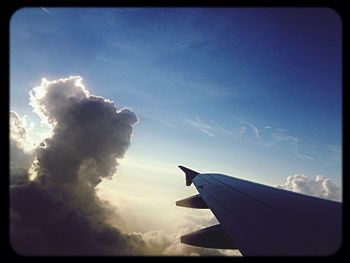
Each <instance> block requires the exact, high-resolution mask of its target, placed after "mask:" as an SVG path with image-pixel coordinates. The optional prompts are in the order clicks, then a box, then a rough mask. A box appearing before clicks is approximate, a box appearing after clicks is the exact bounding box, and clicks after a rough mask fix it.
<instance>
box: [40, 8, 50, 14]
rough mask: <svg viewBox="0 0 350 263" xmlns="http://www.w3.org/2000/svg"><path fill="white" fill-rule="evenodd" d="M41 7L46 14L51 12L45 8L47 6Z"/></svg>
mask: <svg viewBox="0 0 350 263" xmlns="http://www.w3.org/2000/svg"><path fill="white" fill-rule="evenodd" d="M41 9H42V10H43V11H44V12H46V13H48V14H50V15H52V13H51V12H50V11H49V10H47V8H45V7H41Z"/></svg>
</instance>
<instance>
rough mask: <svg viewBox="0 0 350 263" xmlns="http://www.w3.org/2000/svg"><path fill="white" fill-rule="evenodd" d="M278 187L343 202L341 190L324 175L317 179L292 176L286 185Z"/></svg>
mask: <svg viewBox="0 0 350 263" xmlns="http://www.w3.org/2000/svg"><path fill="white" fill-rule="evenodd" d="M277 187H279V188H282V189H286V190H290V191H294V192H298V193H302V194H308V195H313V196H317V197H321V198H325V199H330V200H334V201H341V188H340V187H339V186H337V185H336V184H335V183H334V182H332V180H331V179H329V178H326V177H325V176H322V175H317V176H316V178H315V179H310V178H309V177H307V176H305V175H303V174H295V175H291V176H288V177H287V180H286V182H285V183H284V184H282V185H278V186H277Z"/></svg>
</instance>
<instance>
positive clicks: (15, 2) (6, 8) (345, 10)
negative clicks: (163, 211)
mask: <svg viewBox="0 0 350 263" xmlns="http://www.w3.org/2000/svg"><path fill="white" fill-rule="evenodd" d="M41 6H45V7H72V8H74V7H148V8H152V7H212V8H215V7H285V8H288V7H326V8H331V9H333V10H334V11H335V12H337V13H338V15H339V16H340V18H341V20H342V54H343V61H342V66H343V68H342V73H343V74H342V78H343V79H342V81H343V89H342V95H343V98H342V109H343V111H342V174H343V176H342V188H343V243H342V246H341V248H340V249H339V250H338V251H337V252H336V253H335V254H333V255H331V256H328V257H296V258H293V257H280V256H277V257H264V258H259V257H248V258H247V257H246V258H244V257H243V258H236V257H235V258H232V257H215V258H208V257H200V258H193V257H191V258H190V257H183V256H179V257H178V256H170V257H163V256H156V257H155V256H152V257H145V256H137V257H135V256H121V257H109V256H108V257H106V256H104V257H44V256H40V257H38V256H30V257H24V256H21V255H18V254H17V253H16V252H15V251H14V250H13V249H12V248H11V245H10V233H9V226H10V222H9V208H10V203H9V187H8V186H9V167H8V170H7V171H8V173H7V175H3V178H4V179H3V180H5V183H3V184H2V187H3V188H4V189H3V191H1V193H2V195H3V196H2V198H1V201H2V203H4V204H3V205H2V206H1V207H2V209H3V212H2V213H1V215H2V216H1V219H2V224H1V226H2V231H1V233H2V234H1V243H0V244H1V246H0V248H1V250H2V252H6V253H2V256H3V257H4V256H5V257H10V258H11V259H20V260H35V261H37V260H50V261H51V260H56V259H58V260H60V259H61V260H62V259H63V260H65V259H73V260H76V259H80V260H82V261H86V260H91V259H92V260H94V259H96V260H113V261H115V260H152V261H153V260H155V261H156V260H169V261H188V260H191V261H192V260H195V261H196V260H203V259H204V260H208V259H209V260H223V261H227V260H237V261H241V260H244V261H245V260H247V261H251V260H253V261H254V260H257V261H259V260H269V261H270V260H271V261H281V260H292V261H294V260H299V259H306V260H308V261H313V262H319V261H332V262H334V261H336V262H338V261H340V262H342V261H346V260H347V259H348V260H349V259H350V246H349V236H348V232H349V226H348V224H347V222H349V216H348V212H349V211H348V210H349V201H350V194H349V186H350V181H349V178H348V176H349V173H350V171H349V165H348V164H349V161H350V158H349V155H348V151H347V150H348V148H347V146H348V145H349V140H348V138H347V137H346V135H347V134H349V132H350V130H349V128H348V127H347V126H346V120H347V117H348V115H349V113H350V106H349V105H350V103H347V99H349V93H350V92H349V88H350V81H349V75H350V72H349V59H350V54H349V53H350V52H349V49H348V48H347V47H350V42H349V35H350V30H349V15H350V1H347V0H282V1H278V0H264V1H262V0H260V1H259V0H235V1H232V0H231V1H228V0H226V1H223V0H216V1H198V0H192V1H184V0H178V1H177V0H163V1H161V0H149V1H146V0H145V1H141V0H114V1H113V0H101V1H98V0H89V1H86V0H85V1H83V0H71V1H68V0H61V1H60V0H46V1H42V0H12V1H11V0H2V1H1V2H0V28H1V30H0V32H1V35H2V36H1V40H2V41H1V50H0V52H1V53H0V54H1V56H0V58H1V65H2V66H3V67H2V69H3V70H2V73H1V74H0V81H1V84H2V88H1V92H2V97H3V98H6V99H5V100H4V101H5V102H6V103H1V104H0V105H1V107H2V108H3V109H2V110H1V113H2V115H4V116H3V118H2V119H3V120H6V119H7V120H9V112H10V105H9V101H10V98H9V93H10V81H9V80H10V70H9V63H10V55H9V50H10V43H9V41H10V20H11V16H12V15H13V14H14V13H15V12H16V11H17V10H18V9H20V8H22V7H41ZM4 123H5V125H4V126H2V129H0V130H1V132H2V133H3V134H2V135H3V137H2V138H4V140H3V147H2V149H3V151H4V152H5V154H4V155H3V158H2V160H3V164H7V163H8V164H9V147H10V146H9V121H7V122H4ZM5 138H6V139H5Z"/></svg>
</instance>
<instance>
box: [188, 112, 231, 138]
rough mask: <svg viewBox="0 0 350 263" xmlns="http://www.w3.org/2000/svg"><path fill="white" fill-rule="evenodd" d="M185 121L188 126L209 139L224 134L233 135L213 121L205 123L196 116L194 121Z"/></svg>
mask: <svg viewBox="0 0 350 263" xmlns="http://www.w3.org/2000/svg"><path fill="white" fill-rule="evenodd" d="M185 121H186V122H187V123H188V124H190V125H191V126H192V127H193V128H195V129H197V130H198V131H200V132H202V133H204V134H206V135H208V136H210V137H217V136H218V135H220V134H226V135H234V133H233V132H231V131H229V130H227V129H226V128H224V127H223V126H222V125H220V124H218V123H216V122H214V121H213V120H209V121H208V122H205V121H203V120H201V119H200V118H199V117H198V115H196V119H195V120H189V119H185Z"/></svg>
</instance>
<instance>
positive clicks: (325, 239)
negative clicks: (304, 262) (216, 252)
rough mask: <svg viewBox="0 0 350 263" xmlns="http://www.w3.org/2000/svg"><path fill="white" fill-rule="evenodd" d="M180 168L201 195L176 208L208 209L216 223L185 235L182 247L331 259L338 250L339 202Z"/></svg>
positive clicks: (339, 240)
mask: <svg viewBox="0 0 350 263" xmlns="http://www.w3.org/2000/svg"><path fill="white" fill-rule="evenodd" d="M180 168H181V170H183V171H184V172H185V173H186V185H190V184H191V183H193V184H194V185H195V187H196V189H197V191H198V192H199V195H195V196H194V197H190V198H186V199H184V200H180V201H178V202H177V203H176V204H177V205H178V206H185V207H192V208H209V209H211V211H212V212H213V214H214V215H215V217H216V218H217V220H218V221H219V222H220V224H219V225H217V226H212V227H209V228H206V229H204V230H200V231H197V232H199V234H198V233H197V232H194V233H192V234H188V235H185V236H183V237H182V238H181V242H183V243H185V244H189V245H195V246H205V247H213V248H218V247H221V248H237V249H239V250H240V252H241V253H242V255H243V256H271V255H272V256H305V255H309V256H321V255H331V254H333V253H335V252H336V251H337V249H338V248H339V247H340V245H341V239H342V237H341V232H342V221H341V207H342V205H341V203H339V202H335V201H329V200H325V199H321V198H317V197H311V196H307V195H303V194H299V193H294V192H290V191H286V190H282V189H278V188H275V187H270V186H266V185H262V184H257V183H253V182H249V181H246V180H242V179H238V178H235V177H230V176H225V175H221V174H202V173H198V172H195V171H193V170H191V169H188V168H186V167H183V166H181V167H180ZM223 232H225V233H226V235H225V234H223ZM213 236H214V237H213ZM211 240H214V241H211ZM203 244H204V245H203ZM218 244H219V245H218Z"/></svg>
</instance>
